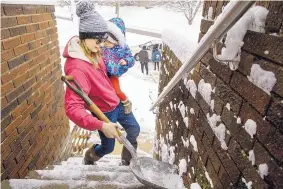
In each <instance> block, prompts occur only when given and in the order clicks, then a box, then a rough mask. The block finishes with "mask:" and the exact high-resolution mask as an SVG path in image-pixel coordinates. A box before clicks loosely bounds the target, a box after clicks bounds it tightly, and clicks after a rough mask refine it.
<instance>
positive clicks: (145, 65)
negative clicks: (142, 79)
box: [141, 62, 148, 75]
mask: <svg viewBox="0 0 283 189" xmlns="http://www.w3.org/2000/svg"><path fill="white" fill-rule="evenodd" d="M144 67H145V71H146V75H148V62H141V71H142V73H143V72H144V71H143V70H144Z"/></svg>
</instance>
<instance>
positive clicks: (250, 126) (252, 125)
mask: <svg viewBox="0 0 283 189" xmlns="http://www.w3.org/2000/svg"><path fill="white" fill-rule="evenodd" d="M244 128H245V130H246V131H247V133H249V135H251V138H253V137H254V135H255V134H256V122H254V121H253V120H251V119H248V120H247V121H246V123H245V125H244Z"/></svg>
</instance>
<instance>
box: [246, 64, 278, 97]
mask: <svg viewBox="0 0 283 189" xmlns="http://www.w3.org/2000/svg"><path fill="white" fill-rule="evenodd" d="M247 77H248V79H249V81H250V82H252V83H253V84H254V85H256V86H258V87H259V88H261V89H262V90H263V91H265V92H266V93H267V94H269V95H270V91H272V88H273V87H274V85H275V83H276V78H275V74H274V73H273V72H270V71H266V70H263V69H262V68H261V67H260V65H258V64H253V65H252V68H251V73H250V76H247Z"/></svg>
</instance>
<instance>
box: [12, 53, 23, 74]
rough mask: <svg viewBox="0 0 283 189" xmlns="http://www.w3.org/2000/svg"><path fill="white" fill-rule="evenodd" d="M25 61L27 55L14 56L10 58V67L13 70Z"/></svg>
mask: <svg viewBox="0 0 283 189" xmlns="http://www.w3.org/2000/svg"><path fill="white" fill-rule="evenodd" d="M24 62H25V56H24V55H21V56H18V57H17V58H14V59H12V60H8V66H9V69H10V70H12V69H14V68H16V67H18V66H20V65H21V64H23V63H24Z"/></svg>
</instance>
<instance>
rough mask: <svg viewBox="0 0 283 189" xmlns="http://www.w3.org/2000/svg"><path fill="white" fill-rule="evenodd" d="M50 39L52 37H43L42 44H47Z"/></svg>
mask: <svg viewBox="0 0 283 189" xmlns="http://www.w3.org/2000/svg"><path fill="white" fill-rule="evenodd" d="M49 41H50V37H45V38H42V39H41V44H42V45H45V44H47V43H48V42H49Z"/></svg>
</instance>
